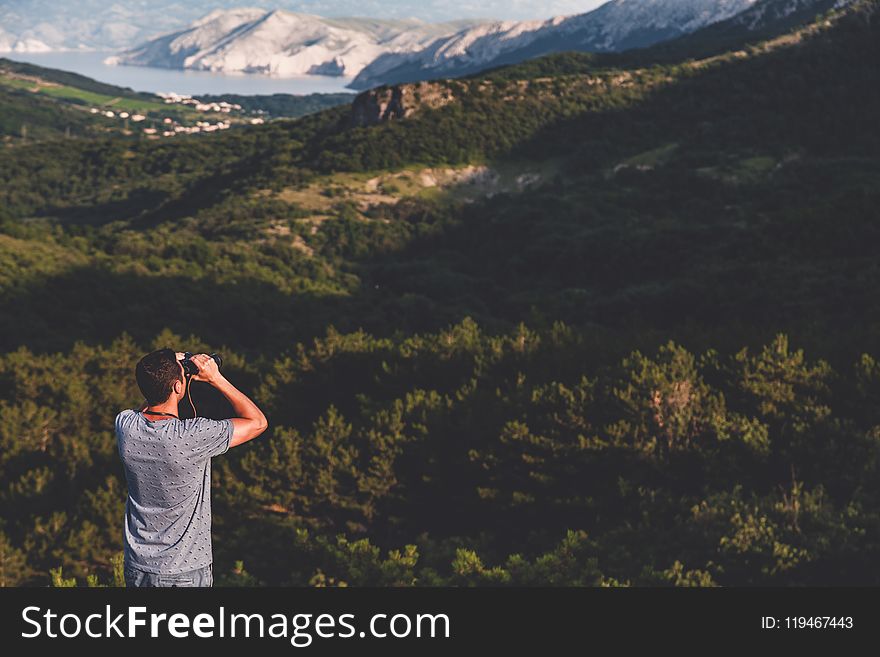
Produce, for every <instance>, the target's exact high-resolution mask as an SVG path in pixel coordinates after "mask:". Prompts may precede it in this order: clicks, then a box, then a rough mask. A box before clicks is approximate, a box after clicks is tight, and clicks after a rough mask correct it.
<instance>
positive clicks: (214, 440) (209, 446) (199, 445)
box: [186, 417, 233, 458]
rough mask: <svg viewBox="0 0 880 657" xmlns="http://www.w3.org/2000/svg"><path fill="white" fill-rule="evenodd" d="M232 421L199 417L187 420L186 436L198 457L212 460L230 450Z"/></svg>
mask: <svg viewBox="0 0 880 657" xmlns="http://www.w3.org/2000/svg"><path fill="white" fill-rule="evenodd" d="M232 432H233V424H232V420H211V419H208V418H206V417H197V418H193V419H191V420H187V426H186V434H187V438H188V439H189V444H190V447H191V448H192V450H193V452H194V453H195V454H196V456H201V457H207V458H211V457H213V456H219V455H220V454H223V453H224V452H226V451H227V450H228V449H229V441H230V439H231V438H232Z"/></svg>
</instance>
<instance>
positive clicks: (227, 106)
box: [89, 92, 265, 139]
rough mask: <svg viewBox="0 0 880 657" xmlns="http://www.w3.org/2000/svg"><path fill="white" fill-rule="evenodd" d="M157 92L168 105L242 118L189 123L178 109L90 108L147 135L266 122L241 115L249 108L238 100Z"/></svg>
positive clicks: (90, 110)
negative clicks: (167, 113) (210, 99)
mask: <svg viewBox="0 0 880 657" xmlns="http://www.w3.org/2000/svg"><path fill="white" fill-rule="evenodd" d="M156 95H157V96H159V97H160V98H162V99H163V101H164V102H165V104H166V105H182V106H185V107H187V108H192V109H193V110H195V112H199V113H204V114H226V115H232V116H234V117H236V118H237V119H238V120H233V119H231V118H227V119H220V120H215V121H211V120H205V119H204V118H203V119H201V120H196V121H195V122H194V123H192V124H191V125H186V124H185V123H183V122H181V121H180V119H179V116H180V113H179V112H174V116H156V112H151V113H150V114H149V115H147V114H140V113H132V112H126V111H114V110H109V109H104V108H99V107H90V108H89V112H90V113H91V114H96V115H100V116H103V117H105V118H108V119H115V120H118V121H122V122H123V123H124V129H125V130H129V131H133V132H137V131H140V132H141V134H142V135H143V136H144V137H146V138H147V139H161V138H165V137H174V136H176V135H181V134H184V135H191V134H201V133H206V134H207V133H212V132H218V131H221V130H228V129H229V128H230V127H232V125H233V123H243V124H247V125H260V124H262V123H265V119H264V118H263V117H259V116H258V117H250V118H249V117H244V116H240V115H241V113H243V112H244V111H245V110H244V109H243V108H242V106H241V105H238V104H236V103H228V102H226V101H219V102H202V101H201V100H199V99H197V98H193V97H192V96H187V95H182V94H177V93H174V92H160V93H158V94H156ZM132 124H134V125H132Z"/></svg>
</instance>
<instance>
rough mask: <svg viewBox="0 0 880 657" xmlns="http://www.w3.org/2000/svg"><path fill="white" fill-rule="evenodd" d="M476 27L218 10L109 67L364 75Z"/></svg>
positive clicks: (123, 55)
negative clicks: (386, 59) (384, 59)
mask: <svg viewBox="0 0 880 657" xmlns="http://www.w3.org/2000/svg"><path fill="white" fill-rule="evenodd" d="M472 26H473V22H472V21H454V22H450V23H426V22H424V21H421V20H418V19H404V20H378V19H369V18H337V19H334V18H323V17H320V16H312V15H308V14H299V13H294V12H289V11H282V10H271V11H264V10H262V9H256V8H246V9H233V10H216V11H213V12H211V13H210V14H208V15H207V16H205V17H203V18H201V19H199V20H197V21H196V22H195V23H193V24H192V25H191V26H190V27H188V28H187V29H184V30H180V31H176V32H172V33H170V34H166V35H163V36H160V37H158V38H156V39H153V40H151V41H148V42H147V43H145V44H143V45H141V46H138V47H137V48H134V49H132V50H128V51H126V52H123V53H121V54H120V55H117V56H114V57H111V58H109V59H108V60H107V61H108V63H113V64H128V65H138V66H156V67H163V68H185V69H199V70H208V71H218V72H223V73H264V74H271V75H279V76H292V75H342V76H350V75H355V74H357V73H358V72H359V71H360V70H361V69H363V68H364V66H366V65H367V64H369V63H370V62H372V61H373V60H375V59H376V58H377V57H379V56H380V55H382V54H386V53H398V52H413V51H416V50H421V49H423V48H425V47H427V46H428V45H429V44H430V43H432V42H434V41H436V40H437V39H438V38H441V37H444V36H448V35H451V34H455V33H457V32H459V31H460V30H462V29H468V28H470V27H472Z"/></svg>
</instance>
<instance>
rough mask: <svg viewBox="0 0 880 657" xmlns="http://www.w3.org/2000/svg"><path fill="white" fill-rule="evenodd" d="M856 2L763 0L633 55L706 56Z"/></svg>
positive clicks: (756, 40)
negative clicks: (732, 15) (730, 15)
mask: <svg viewBox="0 0 880 657" xmlns="http://www.w3.org/2000/svg"><path fill="white" fill-rule="evenodd" d="M852 2H853V0H759V2H757V3H755V5H753V6H752V7H750V8H749V9H747V10H745V11H743V12H742V13H740V14H737V15H736V16H734V17H733V18H729V19H727V20H725V21H721V22H719V23H716V24H714V25H710V26H708V27H705V28H703V29H702V30H699V31H697V32H694V33H693V34H689V35H686V36H683V37H680V38H678V39H673V40H671V41H668V42H665V43H661V44H657V45H656V46H654V47H653V48H650V49H646V50H644V51H641V52H634V53H631V55H632V57H633V59H636V58H643V59H645V60H646V61H652V60H658V59H665V60H668V61H672V60H675V59H681V58H684V57H705V56H708V55H711V54H716V53H721V52H724V51H725V50H730V49H734V48H739V47H742V46H744V45H746V44H748V43H755V42H758V41H761V40H763V39H768V38H771V37H773V36H775V35H779V34H784V33H785V32H786V31H787V30H790V29H792V28H794V27H796V26H798V25H803V24H807V23H810V22H812V21H813V20H815V18H816V16H818V15H821V14H824V13H826V12H828V11H832V10H837V9H841V8H844V7H846V6H847V5H849V4H851V3H852Z"/></svg>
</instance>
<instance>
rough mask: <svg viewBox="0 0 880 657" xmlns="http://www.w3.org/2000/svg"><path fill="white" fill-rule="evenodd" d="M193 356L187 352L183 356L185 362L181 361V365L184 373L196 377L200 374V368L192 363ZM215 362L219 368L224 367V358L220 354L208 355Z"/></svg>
mask: <svg viewBox="0 0 880 657" xmlns="http://www.w3.org/2000/svg"><path fill="white" fill-rule="evenodd" d="M194 355H195V354H193V353H192V352H190V351H187V352H186V353H184V354H183V360H181V361H180V364H181V365H183V371H184V373H185V374H186V375H187V376H195V375H196V374H198V373H199V368H198V366H196V364H195V363H194V362H192V357H193V356H194ZM208 355H209V356H210V357H211V358H213V359H214V361H215V362H216V363H217V367H218V368H219V367H222V366H223V358H221V357H220V354H208Z"/></svg>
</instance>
